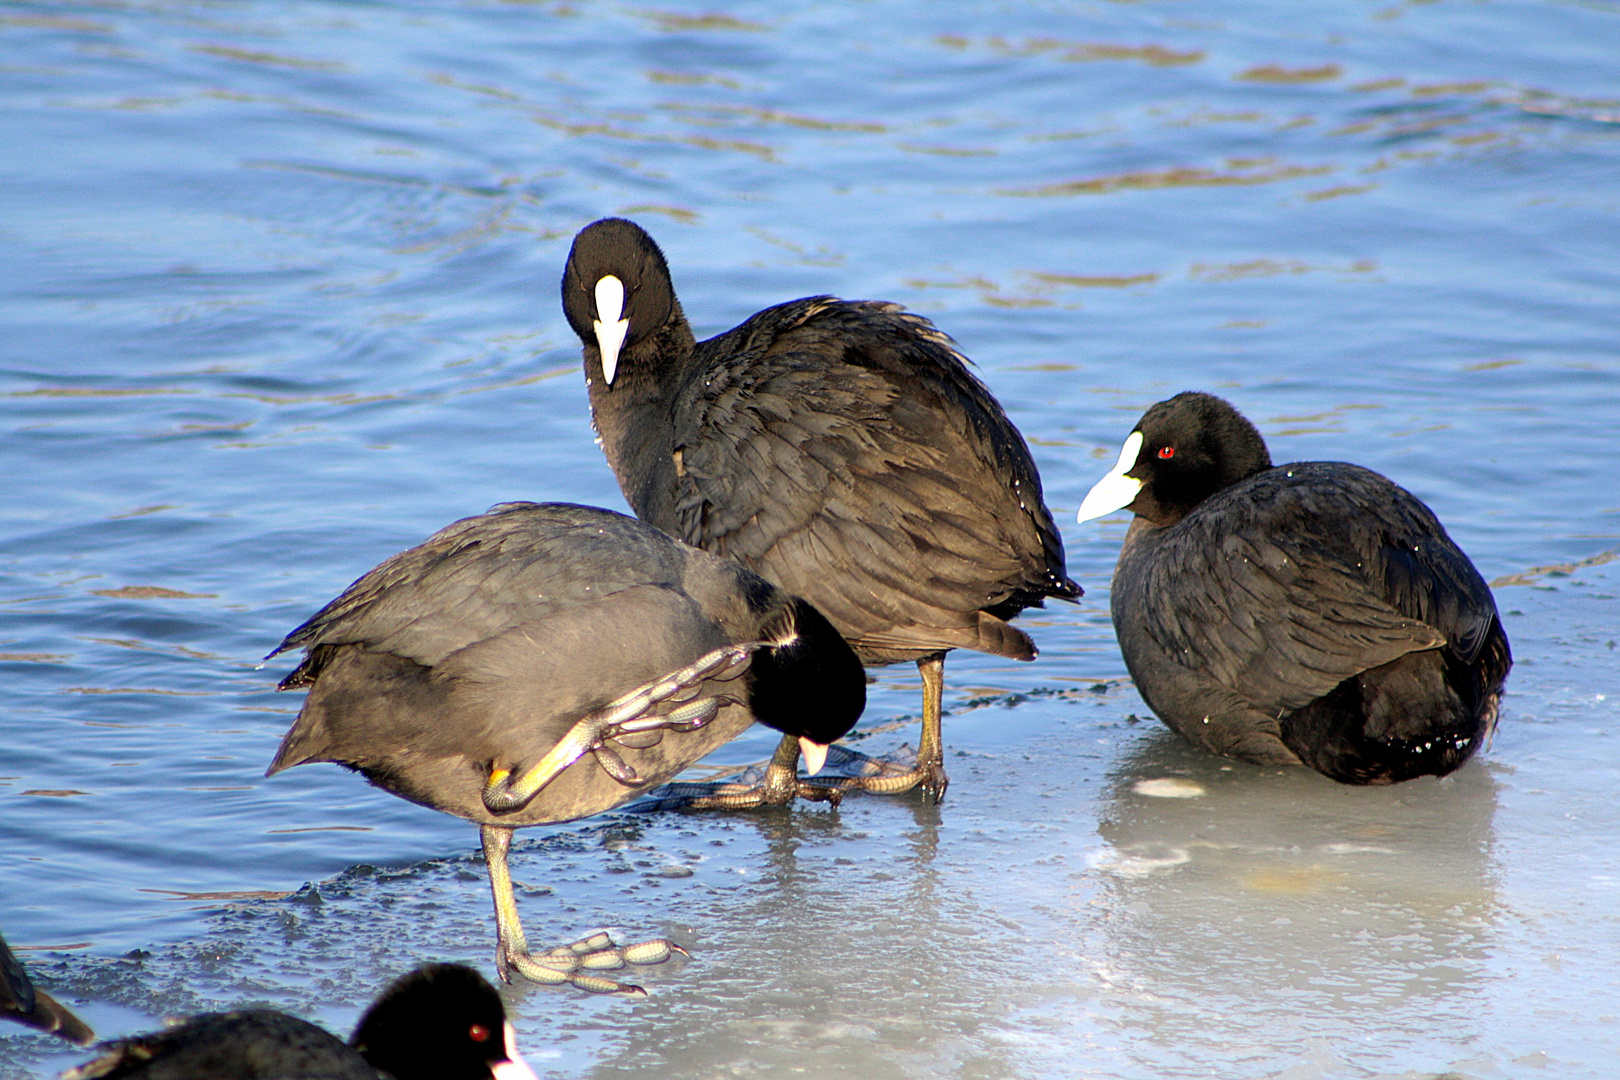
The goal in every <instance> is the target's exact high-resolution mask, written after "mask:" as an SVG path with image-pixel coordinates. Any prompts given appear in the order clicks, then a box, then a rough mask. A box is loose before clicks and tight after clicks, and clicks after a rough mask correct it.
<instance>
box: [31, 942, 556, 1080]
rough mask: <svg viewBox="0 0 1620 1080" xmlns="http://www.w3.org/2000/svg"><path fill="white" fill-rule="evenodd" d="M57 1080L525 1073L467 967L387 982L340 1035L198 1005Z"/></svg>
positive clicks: (491, 993) (464, 1077)
mask: <svg viewBox="0 0 1620 1080" xmlns="http://www.w3.org/2000/svg"><path fill="white" fill-rule="evenodd" d="M103 1050H104V1053H103V1054H102V1056H101V1057H99V1058H97V1059H95V1060H94V1061H91V1062H89V1063H88V1064H85V1065H81V1066H79V1067H78V1068H77V1069H73V1070H70V1071H69V1072H67V1073H65V1074H64V1075H63V1080H102V1078H105V1080H126V1078H127V1080H272V1078H274V1080H534V1073H533V1072H532V1071H530V1069H529V1067H528V1065H527V1064H525V1063H524V1061H523V1059H522V1058H521V1057H519V1056H518V1053H517V1048H516V1047H515V1046H514V1045H513V1039H512V1025H511V1024H508V1023H507V1022H506V1009H505V1007H504V1006H503V1005H502V1004H501V996H500V994H498V993H496V992H495V988H494V987H493V986H491V985H489V983H488V982H486V981H485V980H484V978H483V977H482V976H481V975H479V974H478V973H477V972H476V971H473V970H472V969H471V968H467V967H462V966H460V965H459V964H427V965H424V966H423V967H420V968H417V969H416V970H415V971H413V972H411V973H410V974H409V975H406V976H404V977H403V978H401V979H399V980H398V981H396V982H395V983H394V984H393V985H392V986H390V987H389V988H388V989H387V990H385V991H384V992H383V994H382V996H381V997H379V998H378V999H377V1000H376V1002H374V1003H373V1004H372V1006H371V1008H369V1009H367V1010H366V1014H365V1015H364V1016H362V1017H361V1018H360V1023H359V1025H358V1026H356V1027H355V1029H354V1036H353V1037H352V1038H351V1039H350V1040H349V1042H348V1043H344V1042H343V1041H342V1040H341V1039H339V1038H338V1037H337V1036H335V1035H332V1034H331V1033H329V1032H328V1031H326V1030H325V1029H324V1028H319V1027H316V1026H315V1025H314V1024H311V1023H309V1022H307V1021H304V1020H300V1019H298V1018H297V1017H296V1016H288V1015H287V1014H286V1013H282V1012H276V1011H275V1010H274V1009H242V1010H239V1011H237V1012H228V1013H207V1014H204V1015H202V1016H194V1017H192V1018H191V1019H190V1020H187V1021H185V1022H183V1023H181V1024H178V1025H176V1026H173V1027H169V1028H166V1029H164V1030H163V1031H154V1032H152V1033H151V1034H149V1035H136V1036H133V1037H131V1038H127V1039H118V1040H115V1041H114V1042H111V1043H108V1044H107V1045H106V1046H105V1047H103Z"/></svg>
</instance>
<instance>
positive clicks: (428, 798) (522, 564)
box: [267, 503, 866, 993]
mask: <svg viewBox="0 0 1620 1080" xmlns="http://www.w3.org/2000/svg"><path fill="white" fill-rule="evenodd" d="M298 648H301V649H303V650H305V656H304V659H303V662H302V663H300V664H299V665H298V667H297V668H296V669H295V670H294V671H293V672H292V673H291V674H290V675H288V676H287V677H286V678H285V679H283V680H282V682H281V689H283V690H290V689H295V688H299V687H308V688H309V697H308V698H307V699H306V700H305V702H304V707H303V708H302V709H301V710H300V711H299V713H298V719H297V720H296V721H295V722H294V724H293V726H292V729H291V730H290V731H288V732H287V735H286V738H285V739H284V740H283V741H282V744H281V749H280V750H279V751H278V752H277V754H276V757H275V760H274V761H273V762H272V763H271V765H270V768H269V770H268V773H267V775H271V774H274V773H277V772H280V771H281V770H282V769H286V768H290V767H292V766H294V765H300V764H303V763H305V762H313V761H333V762H337V763H338V764H340V765H345V766H347V767H349V768H351V769H354V770H356V771H358V772H360V773H363V774H364V775H365V776H366V778H367V779H369V780H370V781H371V782H372V783H374V784H376V785H377V786H378V787H381V788H383V789H385V790H387V791H390V792H392V793H393V794H395V795H399V796H401V797H402V798H406V799H410V800H411V801H413V802H417V803H420V804H422V805H424V806H430V807H432V808H434V809H435V810H442V811H444V812H446V813H450V814H455V815H457V816H458V817H463V818H466V819H467V820H469V821H474V822H477V823H478V825H479V827H480V829H481V834H482V838H483V848H484V857H485V861H486V862H487V863H488V867H489V878H490V887H491V889H492V890H493V892H494V896H495V915H496V936H497V944H496V954H497V961H498V964H499V969H500V972H501V976H502V977H503V978H507V977H509V972H512V971H516V972H517V973H519V974H521V975H523V976H524V977H525V978H528V979H531V980H534V981H537V982H545V983H561V982H571V983H573V984H574V985H575V986H577V987H579V988H581V989H585V990H594V991H600V992H607V993H615V992H626V991H628V992H639V988H637V987H634V986H627V985H623V984H620V983H617V982H615V981H613V980H611V979H607V978H604V977H601V976H597V975H593V974H591V973H590V972H591V971H594V970H599V969H603V968H612V967H619V966H622V964H623V963H624V962H626V961H628V962H631V963H658V962H661V961H662V960H664V959H665V958H667V957H668V955H669V949H670V945H669V943H668V942H663V941H654V942H648V943H646V944H644V945H640V946H631V947H628V948H618V947H615V946H613V944H612V942H611V941H609V940H608V939H607V936H606V935H605V934H598V935H595V936H593V937H590V938H586V939H583V940H582V941H578V942H575V943H574V944H573V945H564V946H559V947H558V948H555V949H552V950H550V951H549V952H544V953H539V954H531V953H530V952H529V950H528V945H527V942H526V939H525V937H524V933H523V927H522V924H521V922H520V921H519V919H518V913H517V903H516V900H515V899H514V897H513V894H512V882H511V878H510V877H509V875H508V871H507V850H508V847H509V845H510V844H511V839H512V830H513V829H514V828H517V827H519V826H524V825H538V824H542V823H547V822H559V821H572V820H574V819H575V818H582V817H586V816H588V815H591V814H597V813H601V812H602V811H604V810H608V809H611V808H612V807H615V806H618V805H620V804H622V803H624V802H626V801H628V800H629V799H631V798H634V797H635V796H637V795H639V794H641V793H642V792H644V791H646V790H648V789H649V788H652V787H655V786H657V785H658V784H661V783H663V782H664V781H666V780H668V779H669V778H671V777H672V776H674V775H675V774H676V773H678V772H680V771H681V770H682V769H684V768H686V767H687V766H688V765H690V764H692V763H693V762H695V761H697V760H698V759H699V758H701V757H702V756H704V755H705V754H707V753H708V752H709V751H711V750H713V749H714V748H715V747H717V746H720V745H721V744H722V743H725V742H727V741H728V740H730V739H732V738H734V737H735V736H737V735H738V734H740V733H741V732H742V731H743V730H744V729H745V728H747V727H748V725H749V724H751V723H752V722H753V721H754V720H756V719H757V720H759V721H761V722H762V723H764V724H766V725H768V726H770V727H773V728H776V729H777V730H779V731H782V732H784V733H785V734H786V735H787V736H788V737H789V738H792V739H794V740H795V741H796V742H795V744H796V745H798V743H799V742H800V741H802V743H803V744H804V745H805V746H806V747H808V748H809V751H810V753H812V754H814V755H816V756H817V757H820V756H823V755H824V754H825V746H826V744H828V743H830V742H832V741H833V740H834V739H836V738H838V737H839V736H841V735H843V734H844V733H845V732H846V731H848V730H849V729H850V728H851V727H852V726H853V725H854V723H855V721H856V719H857V718H858V717H859V716H860V713H861V709H862V708H863V707H864V705H865V701H866V684H865V676H864V673H863V672H862V670H861V665H860V661H859V660H857V659H856V657H855V654H854V653H853V652H852V651H851V650H850V649H849V647H848V645H846V644H845V643H844V641H843V639H842V638H841V637H840V636H839V635H838V632H837V631H836V630H834V629H833V628H832V626H830V625H829V624H828V623H827V621H826V620H825V619H824V618H822V617H821V615H820V614H819V613H818V612H817V611H816V610H815V608H813V607H811V606H810V605H809V604H807V603H805V602H804V601H803V600H800V599H799V598H797V597H794V596H790V595H789V594H787V593H786V592H784V591H783V590H781V589H779V588H777V587H776V586H774V585H772V584H770V583H769V582H767V581H765V580H764V579H763V578H761V577H759V576H758V575H757V574H755V573H753V572H752V571H749V570H747V569H744V568H743V567H741V566H739V565H737V564H736V563H733V562H730V561H728V560H725V559H719V558H716V557H715V556H713V555H710V554H708V553H706V552H702V551H698V550H696V549H695V548H692V547H689V546H687V545H686V544H682V543H680V542H679V541H676V540H674V539H671V538H670V537H669V536H666V535H665V534H664V533H661V532H659V531H658V530H657V529H654V528H652V527H651V526H649V525H646V524H644V523H642V522H640V521H637V520H636V519H634V518H630V517H626V516H624V515H623V514H615V513H612V512H610V511H607V510H599V509H596V508H594V507H585V506H573V505H569V504H563V503H547V504H535V503H507V504H504V505H502V506H498V507H496V508H495V509H493V510H491V511H490V512H489V513H487V514H483V515H480V516H478V517H472V518H467V519H465V520H463V521H458V522H456V523H455V524H453V525H450V526H449V527H447V528H445V529H442V530H440V531H439V532H438V533H435V534H434V535H433V536H432V537H430V538H429V539H428V540H427V541H426V542H425V543H423V544H421V545H420V546H419V547H414V548H411V549H410V550H409V551H405V552H401V553H400V554H398V555H395V556H393V557H392V558H390V559H388V560H387V561H385V562H384V563H382V565H380V566H378V567H377V568H376V569H375V570H372V571H371V572H370V573H368V574H366V575H365V576H364V577H362V578H361V579H360V580H358V581H356V582H355V583H354V584H353V585H351V586H349V588H348V589H346V590H345V591H344V593H343V594H342V595H341V596H339V597H338V598H337V599H336V600H333V601H332V602H331V603H330V604H327V605H326V606H325V607H324V608H322V609H321V610H320V611H319V612H317V613H316V614H315V616H314V617H313V618H311V619H310V620H309V621H308V622H306V623H304V624H303V625H302V626H300V627H299V628H298V629H296V630H294V631H293V632H292V633H291V634H289V635H288V636H287V639H286V640H285V641H283V642H282V643H281V644H280V646H278V647H277V648H276V650H275V652H273V653H271V655H272V656H274V655H276V653H280V652H283V651H285V650H288V649H298Z"/></svg>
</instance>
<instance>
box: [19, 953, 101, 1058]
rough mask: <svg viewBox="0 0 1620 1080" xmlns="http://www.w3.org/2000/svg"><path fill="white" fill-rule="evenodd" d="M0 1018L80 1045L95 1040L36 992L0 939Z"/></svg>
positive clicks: (80, 1023) (84, 1027)
mask: <svg viewBox="0 0 1620 1080" xmlns="http://www.w3.org/2000/svg"><path fill="white" fill-rule="evenodd" d="M0 1016H5V1017H9V1018H10V1019H12V1020H15V1021H17V1023H19V1024H27V1025H28V1026H29V1027H32V1028H38V1029H39V1030H41V1031H48V1032H51V1033H52V1034H54V1035H58V1036H60V1037H62V1038H64V1039H66V1040H68V1041H69V1042H76V1043H78V1044H79V1045H80V1046H84V1045H86V1044H88V1043H89V1042H90V1041H91V1040H92V1039H94V1038H95V1037H96V1034H95V1032H93V1031H91V1030H90V1027H89V1025H88V1024H86V1023H85V1022H84V1021H83V1020H80V1019H79V1018H78V1017H77V1016H74V1015H73V1014H72V1013H71V1012H69V1011H68V1010H67V1008H66V1007H65V1006H63V1005H62V1004H60V1003H59V1002H58V1001H57V1000H56V999H55V998H53V997H51V995H49V994H47V993H46V992H45V991H43V990H39V989H36V988H35V987H34V984H33V982H32V981H31V980H30V979H29V978H28V972H27V970H26V969H24V967H23V966H22V961H21V960H18V959H17V957H16V954H14V953H13V952H12V951H11V949H10V948H9V947H7V945H6V939H5V938H0Z"/></svg>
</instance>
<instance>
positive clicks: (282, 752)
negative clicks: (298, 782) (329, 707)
mask: <svg viewBox="0 0 1620 1080" xmlns="http://www.w3.org/2000/svg"><path fill="white" fill-rule="evenodd" d="M326 753H327V739H326V725H325V724H324V723H322V722H321V721H320V720H319V719H318V718H316V717H313V716H311V715H310V709H309V704H308V703H307V702H306V703H305V705H304V710H303V711H302V712H300V713H299V714H298V719H297V720H296V721H295V722H294V723H293V726H292V730H291V731H289V732H287V734H286V737H285V738H283V739H282V740H281V748H280V749H279V750H277V751H276V756H275V759H274V760H272V761H271V762H270V767H269V768H268V769H266V770H264V775H266V776H274V775H276V773H278V772H281V771H282V770H283V769H290V768H292V767H293V766H294V765H307V764H308V763H310V762H312V761H330V760H332V759H331V758H329V757H327V756H326Z"/></svg>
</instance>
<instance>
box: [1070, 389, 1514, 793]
mask: <svg viewBox="0 0 1620 1080" xmlns="http://www.w3.org/2000/svg"><path fill="white" fill-rule="evenodd" d="M1122 508H1125V509H1129V510H1131V511H1132V512H1134V513H1135V515H1136V517H1135V519H1134V520H1133V521H1132V522H1131V527H1130V530H1129V532H1127V533H1126V535H1125V543H1124V546H1123V547H1122V548H1121V549H1120V555H1119V562H1118V564H1117V565H1116V566H1115V568H1114V581H1113V599H1112V609H1113V616H1114V628H1115V630H1116V632H1117V633H1118V635H1119V645H1120V649H1121V651H1122V652H1123V653H1124V654H1125V665H1126V667H1127V668H1129V669H1130V673H1131V678H1132V679H1133V680H1134V681H1135V683H1136V688H1137V690H1138V691H1140V692H1141V694H1142V697H1143V699H1145V700H1146V701H1147V703H1148V705H1149V706H1151V707H1152V709H1153V711H1154V712H1155V713H1157V714H1158V715H1159V718H1160V719H1162V720H1163V721H1164V722H1165V723H1166V724H1168V725H1169V726H1170V727H1171V728H1173V729H1175V730H1176V731H1178V732H1180V733H1181V734H1182V735H1183V736H1185V737H1186V738H1187V739H1188V740H1190V741H1191V742H1193V743H1196V744H1197V745H1199V746H1202V747H1204V748H1205V749H1208V750H1212V751H1214V752H1215V753H1217V754H1224V755H1226V756H1228V757H1234V758H1239V759H1242V760H1244V761H1252V762H1255V763H1257V764H1263V765H1272V764H1300V763H1304V764H1306V765H1309V766H1310V767H1311V768H1313V769H1316V770H1317V771H1318V772H1321V773H1323V774H1325V775H1327V776H1330V777H1332V778H1333V779H1335V780H1338V781H1341V782H1343V783H1346V784H1389V783H1395V782H1397V781H1401V780H1408V779H1411V778H1412V777H1415V776H1423V775H1427V774H1433V775H1437V776H1444V775H1445V774H1447V773H1449V772H1451V771H1452V770H1454V769H1456V768H1457V767H1458V766H1460V765H1461V764H1462V763H1463V762H1465V761H1467V760H1468V758H1469V756H1470V755H1472V754H1473V753H1474V751H1475V750H1476V749H1478V747H1479V746H1480V744H1481V743H1482V742H1484V741H1485V740H1486V739H1488V738H1489V737H1490V734H1491V732H1492V730H1493V729H1494V727H1495V725H1496V718H1497V709H1498V706H1499V704H1500V702H1501V697H1502V684H1503V681H1504V680H1505V679H1506V678H1507V673H1508V669H1509V668H1510V667H1511V666H1512V663H1513V661H1512V656H1511V654H1510V653H1509V651H1508V640H1507V635H1506V634H1505V633H1504V632H1503V630H1502V622H1501V619H1500V618H1499V617H1498V615H1497V611H1496V601H1495V600H1494V599H1493V598H1492V596H1491V590H1490V588H1489V586H1487V585H1486V584H1485V581H1484V579H1483V578H1481V577H1480V575H1479V571H1477V570H1475V569H1474V564H1473V563H1472V562H1470V561H1469V559H1468V556H1467V555H1464V554H1463V553H1462V551H1461V550H1460V549H1459V548H1458V547H1457V545H1456V544H1454V543H1452V541H1451V538H1450V537H1449V536H1447V535H1446V530H1445V529H1444V528H1443V527H1442V526H1441V524H1440V522H1439V521H1438V520H1437V519H1436V518H1435V516H1434V514H1433V512H1431V511H1430V510H1429V508H1428V507H1427V506H1425V505H1424V504H1423V503H1422V502H1420V501H1419V500H1418V499H1417V498H1416V497H1415V496H1413V495H1412V494H1411V493H1410V492H1408V491H1406V490H1404V489H1402V488H1400V487H1397V486H1396V485H1395V484H1393V483H1391V482H1390V481H1389V480H1388V479H1386V478H1385V477H1383V476H1380V475H1379V474H1378V473H1375V472H1371V471H1369V470H1367V469H1363V468H1361V467H1360V466H1358V465H1349V464H1346V463H1344V462H1338V461H1313V462H1302V463H1299V464H1294V465H1282V466H1277V467H1275V468H1273V467H1272V464H1271V455H1270V452H1269V451H1268V450H1267V449H1266V444H1265V440H1264V439H1262V438H1261V437H1260V433H1259V432H1258V431H1257V430H1255V427H1254V425H1253V424H1251V423H1249V421H1248V420H1246V419H1244V418H1243V416H1241V415H1240V414H1239V413H1238V411H1237V410H1236V409H1234V408H1233V407H1232V406H1231V405H1230V404H1229V403H1227V402H1226V401H1223V400H1222V399H1220V398H1218V397H1214V396H1213V395H1210V394H1200V393H1185V394H1178V395H1176V396H1175V397H1173V398H1171V399H1170V400H1168V401H1161V402H1159V403H1158V404H1157V405H1155V406H1153V407H1152V408H1151V409H1149V410H1148V411H1147V413H1146V414H1145V415H1144V416H1143V417H1142V420H1141V422H1140V423H1138V424H1137V425H1136V428H1135V429H1134V430H1133V431H1132V432H1131V434H1130V436H1129V437H1128V438H1127V439H1126V440H1125V447H1124V450H1123V451H1122V452H1121V454H1120V457H1119V463H1118V464H1117V465H1115V466H1114V468H1113V470H1112V471H1111V472H1109V474H1108V475H1107V476H1105V477H1104V478H1103V479H1102V480H1100V481H1098V483H1097V485H1096V486H1095V487H1094V488H1092V489H1091V492H1090V494H1088V495H1087V496H1086V499H1085V502H1084V503H1083V504H1082V505H1081V507H1080V520H1081V521H1087V520H1089V519H1091V518H1095V517H1100V516H1102V515H1104V514H1108V513H1111V512H1113V511H1115V510H1118V509H1122Z"/></svg>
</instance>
